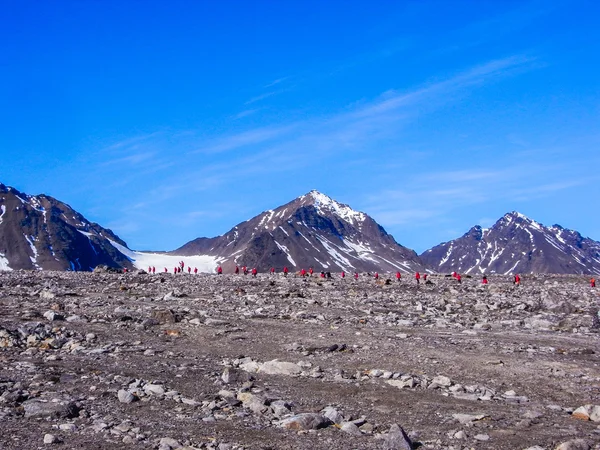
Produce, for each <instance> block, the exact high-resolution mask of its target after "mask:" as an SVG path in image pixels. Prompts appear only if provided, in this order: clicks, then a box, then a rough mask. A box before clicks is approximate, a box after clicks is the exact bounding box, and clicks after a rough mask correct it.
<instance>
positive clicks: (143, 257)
mask: <svg viewBox="0 0 600 450" xmlns="http://www.w3.org/2000/svg"><path fill="white" fill-rule="evenodd" d="M108 241H109V242H110V243H111V245H112V246H113V247H114V248H116V249H117V250H118V251H119V252H120V253H121V254H123V256H125V257H127V258H128V259H129V260H130V261H131V262H132V263H133V265H134V266H135V267H136V268H138V269H143V270H148V267H156V271H157V272H164V270H165V267H166V268H167V270H168V271H169V272H173V268H174V267H178V266H179V262H180V261H183V262H184V263H185V268H184V270H186V271H187V267H191V268H192V270H194V268H197V269H198V271H199V272H202V273H216V271H217V267H218V266H219V264H220V263H221V262H223V258H218V257H215V256H208V255H194V256H173V255H165V254H162V253H149V252H137V251H134V250H129V249H128V248H127V247H124V246H122V245H121V244H119V243H118V242H115V241H112V240H110V239H109V240H108Z"/></svg>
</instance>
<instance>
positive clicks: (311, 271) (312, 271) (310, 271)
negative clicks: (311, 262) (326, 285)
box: [308, 267, 314, 277]
mask: <svg viewBox="0 0 600 450" xmlns="http://www.w3.org/2000/svg"><path fill="white" fill-rule="evenodd" d="M308 273H309V274H310V276H311V277H312V274H313V273H314V270H313V268H312V267H310V268H309V269H308Z"/></svg>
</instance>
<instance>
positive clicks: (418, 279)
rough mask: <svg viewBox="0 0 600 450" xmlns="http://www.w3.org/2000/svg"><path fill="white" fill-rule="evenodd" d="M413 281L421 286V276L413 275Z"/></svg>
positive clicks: (418, 274)
mask: <svg viewBox="0 0 600 450" xmlns="http://www.w3.org/2000/svg"><path fill="white" fill-rule="evenodd" d="M415 280H417V284H421V274H420V273H419V272H417V273H415Z"/></svg>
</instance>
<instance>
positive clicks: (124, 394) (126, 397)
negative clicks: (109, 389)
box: [117, 389, 136, 403]
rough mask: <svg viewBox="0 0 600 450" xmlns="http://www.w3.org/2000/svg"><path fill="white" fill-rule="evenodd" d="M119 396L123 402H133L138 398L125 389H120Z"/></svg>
mask: <svg viewBox="0 0 600 450" xmlns="http://www.w3.org/2000/svg"><path fill="white" fill-rule="evenodd" d="M117 397H118V398H119V401H120V402H121V403H132V402H134V401H135V399H136V397H135V395H133V394H132V393H131V392H129V391H126V390H125V389H121V390H119V392H117Z"/></svg>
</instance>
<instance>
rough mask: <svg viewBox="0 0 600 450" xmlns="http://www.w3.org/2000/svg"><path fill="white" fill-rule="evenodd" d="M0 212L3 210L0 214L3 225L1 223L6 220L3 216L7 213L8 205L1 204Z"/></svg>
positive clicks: (0, 221)
mask: <svg viewBox="0 0 600 450" xmlns="http://www.w3.org/2000/svg"><path fill="white" fill-rule="evenodd" d="M0 212H1V214H0V225H1V224H2V221H3V220H4V219H3V217H4V214H5V213H6V206H4V205H1V206H0Z"/></svg>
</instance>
